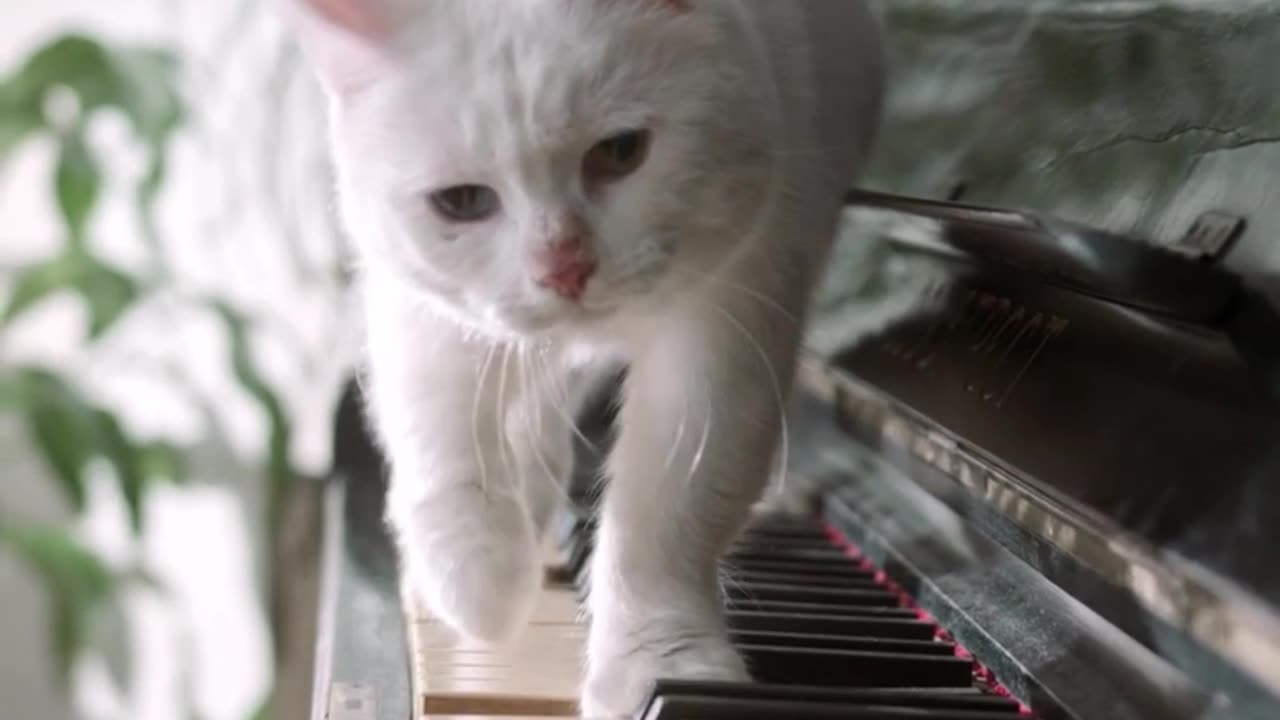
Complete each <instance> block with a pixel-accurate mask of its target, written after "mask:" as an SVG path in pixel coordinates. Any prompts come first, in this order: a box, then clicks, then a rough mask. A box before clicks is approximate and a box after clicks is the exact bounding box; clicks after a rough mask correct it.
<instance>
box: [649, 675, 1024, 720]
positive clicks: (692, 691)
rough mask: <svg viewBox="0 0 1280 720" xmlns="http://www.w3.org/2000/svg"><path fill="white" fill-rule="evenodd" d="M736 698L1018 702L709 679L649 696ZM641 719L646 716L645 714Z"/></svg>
mask: <svg viewBox="0 0 1280 720" xmlns="http://www.w3.org/2000/svg"><path fill="white" fill-rule="evenodd" d="M677 696H689V697H737V698H741V699H744V700H752V699H755V700H803V701H808V702H819V703H823V702H825V703H833V704H841V703H844V704H857V703H862V704H871V705H893V706H898V707H904V708H916V709H942V710H969V711H974V710H983V711H989V712H1003V713H1006V714H1010V715H1013V716H1016V715H1018V714H1019V707H1018V703H1017V702H1015V701H1013V700H1010V699H1008V698H1003V697H1000V696H998V695H992V694H989V693H985V692H982V691H981V690H979V689H978V688H976V687H972V686H971V687H965V688H824V687H813V686H805V685H773V684H768V683H754V682H753V683H734V682H723V681H710V680H662V681H659V682H658V683H656V684H655V686H654V688H653V691H652V693H651V694H650V698H649V703H650V704H652V703H653V701H655V700H656V699H658V698H661V697H677ZM642 716H646V715H644V714H642Z"/></svg>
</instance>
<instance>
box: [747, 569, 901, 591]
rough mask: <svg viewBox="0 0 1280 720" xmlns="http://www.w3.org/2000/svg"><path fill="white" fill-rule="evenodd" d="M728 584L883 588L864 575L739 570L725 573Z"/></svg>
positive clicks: (873, 579)
mask: <svg viewBox="0 0 1280 720" xmlns="http://www.w3.org/2000/svg"><path fill="white" fill-rule="evenodd" d="M724 576H725V581H726V583H727V584H733V583H772V584H780V585H791V586H795V587H830V588H847V589H858V588H866V589H870V588H883V587H884V586H883V585H881V584H879V583H877V582H876V581H875V578H873V577H870V576H869V575H868V576H862V575H810V574H807V573H800V572H768V571H763V570H739V571H734V572H728V571H726V572H725V573H724Z"/></svg>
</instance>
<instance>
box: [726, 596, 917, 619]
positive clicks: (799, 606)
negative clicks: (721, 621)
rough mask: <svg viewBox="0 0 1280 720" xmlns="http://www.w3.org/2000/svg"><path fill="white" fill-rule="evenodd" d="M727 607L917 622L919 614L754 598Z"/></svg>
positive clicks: (875, 607) (735, 600) (895, 609)
mask: <svg viewBox="0 0 1280 720" xmlns="http://www.w3.org/2000/svg"><path fill="white" fill-rule="evenodd" d="M727 606H728V608H729V609H730V610H742V611H747V612H768V613H781V614H786V615H834V616H837V617H876V618H902V619H904V620H915V619H917V618H919V613H917V612H916V611H915V610H912V609H911V608H904V607H889V606H887V605H862V606H845V605H837V604H827V605H824V604H821V603H792V602H781V601H778V600H756V599H754V598H729V600H728V603H727Z"/></svg>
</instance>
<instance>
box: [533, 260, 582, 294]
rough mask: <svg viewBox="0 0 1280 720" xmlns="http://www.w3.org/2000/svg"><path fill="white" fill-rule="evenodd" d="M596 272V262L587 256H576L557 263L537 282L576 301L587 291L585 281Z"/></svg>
mask: <svg viewBox="0 0 1280 720" xmlns="http://www.w3.org/2000/svg"><path fill="white" fill-rule="evenodd" d="M595 273H596V263H595V261H593V260H589V259H587V258H576V259H573V260H570V261H568V262H564V263H557V264H555V265H554V266H553V267H552V268H550V269H549V270H548V271H547V273H546V274H545V275H543V276H542V277H541V278H540V279H539V280H538V284H539V285H541V286H542V287H544V288H547V289H548V290H551V291H553V292H555V294H557V295H559V296H560V297H563V298H564V299H566V300H572V301H574V302H578V301H579V300H581V299H582V295H583V293H585V292H586V291H587V283H589V282H591V276H592V275H595Z"/></svg>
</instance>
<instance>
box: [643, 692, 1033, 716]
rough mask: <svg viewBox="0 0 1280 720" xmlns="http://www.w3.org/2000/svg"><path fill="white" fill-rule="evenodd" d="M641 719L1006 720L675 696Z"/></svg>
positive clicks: (886, 708)
mask: <svg viewBox="0 0 1280 720" xmlns="http://www.w3.org/2000/svg"><path fill="white" fill-rule="evenodd" d="M641 717H643V718H644V720H898V719H899V718H916V719H917V720H920V719H924V720H1009V719H1010V718H1011V717H1017V713H1014V714H1012V715H1010V714H1009V713H1003V712H998V711H984V710H973V711H966V710H950V709H936V710H934V709H920V708H909V707H900V706H895V705H875V704H861V703H858V704H854V703H841V704H834V703H820V702H807V701H804V700H790V701H788V700H760V699H754V698H753V699H743V698H732V697H701V696H675V697H671V698H665V697H662V698H658V699H657V700H656V701H655V702H654V703H653V705H651V706H650V708H649V709H648V710H647V711H646V712H645V714H644V715H643V716H641Z"/></svg>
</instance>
